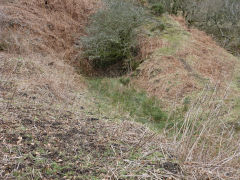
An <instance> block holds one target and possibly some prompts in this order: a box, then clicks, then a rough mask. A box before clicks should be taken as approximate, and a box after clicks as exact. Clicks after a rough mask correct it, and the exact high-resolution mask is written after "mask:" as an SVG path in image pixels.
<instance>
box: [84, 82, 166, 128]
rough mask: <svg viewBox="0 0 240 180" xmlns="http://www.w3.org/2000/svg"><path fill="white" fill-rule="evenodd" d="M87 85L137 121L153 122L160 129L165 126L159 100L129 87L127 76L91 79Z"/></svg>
mask: <svg viewBox="0 0 240 180" xmlns="http://www.w3.org/2000/svg"><path fill="white" fill-rule="evenodd" d="M89 85H90V88H91V89H92V90H93V91H95V92H97V95H98V96H100V97H103V98H107V99H108V101H110V102H111V103H112V104H114V105H115V106H116V107H117V106H119V107H120V109H123V110H124V111H127V112H129V113H130V116H132V117H135V118H136V120H137V121H140V122H142V123H150V124H151V123H153V124H154V125H155V126H156V127H157V128H160V129H162V128H164V127H165V123H166V120H167V114H166V113H165V112H163V111H162V109H161V103H160V101H159V100H157V99H156V98H154V97H148V96H147V94H146V93H145V92H143V91H142V92H141V91H137V90H136V89H134V88H133V87H131V86H130V85H129V79H128V78H114V79H93V80H90V82H89Z"/></svg>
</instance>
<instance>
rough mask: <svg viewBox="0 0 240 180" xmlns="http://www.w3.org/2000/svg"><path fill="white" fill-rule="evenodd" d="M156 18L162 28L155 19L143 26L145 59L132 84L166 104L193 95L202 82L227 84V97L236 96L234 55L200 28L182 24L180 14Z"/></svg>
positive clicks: (238, 65) (237, 65)
mask: <svg viewBox="0 0 240 180" xmlns="http://www.w3.org/2000/svg"><path fill="white" fill-rule="evenodd" d="M159 21H160V22H162V23H163V24H164V25H165V29H164V30H163V31H161V30H159V28H158V26H159V25H158V23H152V24H148V25H147V26H146V27H145V32H146V34H147V35H148V37H146V38H145V40H144V41H143V42H142V46H141V47H142V49H141V51H142V56H143V58H145V59H146V60H145V61H144V62H143V63H142V64H141V65H140V67H139V68H138V71H137V76H136V78H133V80H134V83H135V84H137V85H138V86H139V87H141V88H144V89H145V90H146V91H147V92H149V93H150V94H151V95H154V96H157V97H159V98H160V99H161V100H162V101H163V103H164V104H165V105H166V106H167V107H171V106H172V105H173V104H177V105H181V104H182V103H183V102H184V99H186V98H192V99H194V97H195V96H196V95H197V93H199V92H201V91H202V89H203V87H204V86H205V85H206V84H210V85H211V86H215V85H216V84H217V85H218V88H219V89H221V90H223V91H224V90H225V89H226V88H227V87H228V86H230V88H229V94H230V98H233V99H235V98H236V97H239V92H240V89H239V88H237V86H239V82H237V77H239V75H240V74H239V69H240V68H239V67H240V61H239V59H238V58H237V57H234V56H233V55H231V54H229V53H228V52H227V51H226V50H224V49H223V48H221V47H219V46H218V45H217V44H216V43H215V42H214V40H213V39H212V38H211V37H209V36H207V35H206V34H205V33H204V32H202V31H199V30H197V29H194V28H188V27H186V26H185V23H184V20H183V19H182V18H181V17H169V16H164V17H162V18H159ZM235 100H236V99H235ZM235 100H234V101H235ZM238 101H239V99H238ZM234 103H235V104H236V102H234Z"/></svg>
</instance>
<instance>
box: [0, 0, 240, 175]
mask: <svg viewBox="0 0 240 180" xmlns="http://www.w3.org/2000/svg"><path fill="white" fill-rule="evenodd" d="M100 5H101V4H100V3H99V1H95V0H90V1H85V0H72V1H65V0H63V1H58V0H57V1H48V0H46V1H35V0H31V1H25V0H19V1H8V0H4V1H1V0H0V179H86V180H87V179H101V180H103V179H169V180H170V179H194V178H195V179H199V180H202V179H236V180H237V179H239V176H240V171H239V169H240V158H239V157H240V151H239V147H240V142H239V139H240V134H239V130H240V125H239V118H240V116H239V110H240V99H239V97H240V95H239V92H240V78H239V77H240V67H239V66H240V63H239V59H238V58H237V57H234V56H233V55H231V54H229V53H228V52H227V51H225V50H224V49H222V48H220V47H219V46H218V45H217V44H216V43H215V42H214V41H213V40H212V38H211V37H209V36H207V35H206V34H205V33H204V32H201V31H199V30H197V29H190V28H188V27H186V25H185V23H184V20H183V19H182V18H181V17H172V16H168V15H163V16H161V17H152V18H153V19H152V20H151V21H148V22H147V23H144V24H143V25H142V26H141V27H140V29H141V33H142V34H141V37H139V38H138V44H139V45H138V48H139V54H138V56H136V58H139V59H140V60H139V59H137V61H136V62H137V63H138V64H139V66H138V68H137V69H136V70H134V71H131V72H130V73H128V74H126V75H124V76H120V77H114V78H111V77H104V78H103V77H84V76H83V75H82V74H79V66H80V67H81V70H85V71H84V72H85V75H86V74H89V75H93V74H101V73H102V72H100V73H99V72H94V71H95V70H96V69H94V68H92V67H90V65H91V64H90V63H89V62H87V60H86V59H85V58H83V57H81V53H79V52H80V50H81V49H79V38H80V37H81V36H83V35H86V34H85V32H84V27H85V26H86V25H87V22H88V17H89V16H90V15H91V14H92V13H94V12H96V11H97V10H98V8H100V7H101V6H100ZM86 37H87V36H85V38H86ZM79 60H81V62H79ZM140 62H142V63H140ZM117 65H118V64H117ZM105 71H107V70H105ZM80 72H82V71H80ZM111 73H114V71H113V72H111ZM120 74H121V73H120Z"/></svg>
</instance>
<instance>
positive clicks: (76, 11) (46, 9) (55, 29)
mask: <svg viewBox="0 0 240 180" xmlns="http://www.w3.org/2000/svg"><path fill="white" fill-rule="evenodd" d="M47 2H48V3H47V4H45V1H43V0H42V1H38V0H30V1H29V0H19V1H14V2H12V3H11V2H10V1H9V2H5V3H2V4H1V5H0V12H1V13H0V15H1V16H4V19H3V20H2V21H1V22H0V23H1V26H4V27H5V28H4V30H5V34H3V35H2V36H1V38H2V40H1V41H5V43H7V44H8V50H9V51H11V52H14V51H15V52H16V53H21V54H23V53H25V54H29V53H31V52H41V53H43V54H48V55H49V54H50V55H54V56H57V57H60V58H64V59H73V58H74V56H75V55H76V54H77V52H76V51H75V48H74V45H75V40H76V39H77V38H78V37H79V36H81V35H82V34H83V33H84V31H83V27H84V25H86V23H87V17H88V16H89V15H90V14H91V13H92V12H93V11H94V9H95V8H96V7H97V6H98V5H97V4H98V1H97V0H90V1H89V0H88V1H87V0H69V1H67V0H61V1H60V0H54V1H47Z"/></svg>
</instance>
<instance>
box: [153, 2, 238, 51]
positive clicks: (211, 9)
mask: <svg viewBox="0 0 240 180" xmlns="http://www.w3.org/2000/svg"><path fill="white" fill-rule="evenodd" d="M149 2H150V3H151V4H154V3H156V2H158V3H161V4H162V5H163V6H164V8H165V10H166V11H168V12H169V13H170V14H175V15H177V14H178V13H181V12H182V14H183V16H184V17H185V18H186V21H187V22H188V24H189V25H194V26H196V27H198V28H200V29H201V30H204V31H205V32H207V33H208V34H212V35H214V37H215V38H216V39H217V40H218V41H219V43H220V44H221V45H222V46H223V47H225V48H226V49H228V50H230V51H232V52H234V53H236V54H239V53H240V38H239V37H240V31H239V29H240V20H239V19H240V1H238V0H149Z"/></svg>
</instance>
